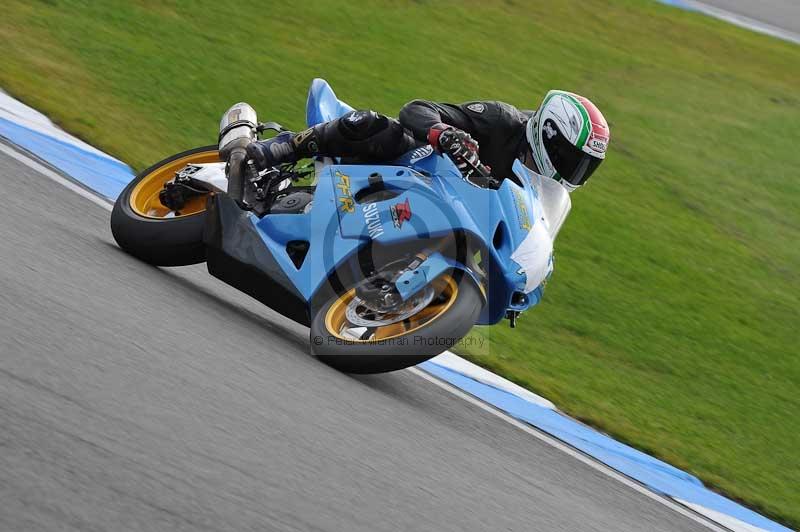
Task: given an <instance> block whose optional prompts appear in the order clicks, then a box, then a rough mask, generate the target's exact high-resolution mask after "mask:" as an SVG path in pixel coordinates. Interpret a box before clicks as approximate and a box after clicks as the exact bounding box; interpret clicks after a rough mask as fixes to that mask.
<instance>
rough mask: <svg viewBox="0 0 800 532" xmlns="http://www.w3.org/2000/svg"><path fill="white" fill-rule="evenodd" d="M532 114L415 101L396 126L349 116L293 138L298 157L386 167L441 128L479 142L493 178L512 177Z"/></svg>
mask: <svg viewBox="0 0 800 532" xmlns="http://www.w3.org/2000/svg"><path fill="white" fill-rule="evenodd" d="M532 114H533V112H532V111H520V110H519V109H517V108H516V107H514V106H512V105H509V104H507V103H503V102H497V101H472V102H467V103H463V104H460V105H454V104H449V103H435V102H430V101H426V100H414V101H412V102H409V103H407V104H406V105H405V106H403V108H402V109H401V110H400V119H399V121H398V120H395V119H393V118H389V117H387V116H384V115H380V114H378V113H375V112H374V111H352V112H350V113H347V114H345V115H344V116H342V117H340V118H337V119H335V120H331V121H330V122H325V123H323V124H319V125H317V126H314V127H313V128H310V129H309V130H307V131H304V132H302V133H300V134H298V135H297V136H296V137H295V141H294V142H295V146H296V149H297V150H298V152H299V154H300V156H303V157H306V156H309V155H328V156H334V157H345V158H353V159H356V160H359V161H363V162H386V161H391V160H393V159H396V158H398V157H400V156H401V155H403V154H404V153H405V152H407V151H409V150H411V149H413V148H415V147H417V146H421V145H424V144H426V143H427V135H428V131H429V130H430V128H431V126H433V125H435V124H438V123H444V124H448V125H451V126H453V127H456V128H458V129H461V130H464V131H466V132H467V133H469V134H470V135H471V136H472V138H474V139H475V140H476V141H478V144H479V146H480V151H479V155H480V159H481V162H482V163H483V164H485V165H488V166H489V167H491V169H492V174H493V175H494V176H495V177H496V178H501V179H502V178H505V177H508V176H511V175H513V172H512V170H511V166H512V164H513V163H514V159H516V158H518V157H520V155H521V154H522V153H523V151H524V150H525V148H526V146H527V143H526V140H525V123H526V121H527V120H528V118H529V117H530V116H531V115H532Z"/></svg>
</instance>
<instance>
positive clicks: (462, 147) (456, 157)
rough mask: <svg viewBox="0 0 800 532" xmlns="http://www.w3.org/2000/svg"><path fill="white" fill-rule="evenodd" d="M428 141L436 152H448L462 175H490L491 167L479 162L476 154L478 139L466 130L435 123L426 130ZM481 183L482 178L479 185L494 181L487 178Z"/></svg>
mask: <svg viewBox="0 0 800 532" xmlns="http://www.w3.org/2000/svg"><path fill="white" fill-rule="evenodd" d="M428 143H429V144H430V145H431V146H432V147H433V149H434V150H436V151H437V152H438V153H446V154H448V155H449V156H450V157H451V158H452V159H453V162H454V163H456V166H457V167H458V169H459V170H460V171H461V174H462V175H464V176H466V177H472V176H480V177H482V178H489V177H490V175H491V171H492V169H491V168H489V167H488V166H484V165H483V164H481V159H480V157H479V156H478V149H479V147H478V141H476V140H475V139H473V138H472V137H471V136H470V134H469V133H467V132H466V131H462V130H460V129H458V128H456V127H453V126H450V125H447V124H436V125H435V126H433V127H432V128H431V129H430V130H429V131H428ZM483 183H484V180H481V181H480V186H492V184H493V183H494V181H493V180H492V179H488V180H487V181H485V183H486V184H485V185H484V184H483Z"/></svg>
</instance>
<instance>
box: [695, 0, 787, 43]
mask: <svg viewBox="0 0 800 532" xmlns="http://www.w3.org/2000/svg"><path fill="white" fill-rule="evenodd" d="M700 1H701V2H702V3H703V4H707V5H710V6H714V7H718V8H720V9H724V10H726V11H730V12H731V13H736V14H738V15H744V16H746V17H750V18H752V19H755V20H758V21H760V22H766V23H767V24H771V25H773V26H775V27H778V28H782V29H785V30H787V31H791V32H794V33H797V34H798V35H800V1H798V0H700Z"/></svg>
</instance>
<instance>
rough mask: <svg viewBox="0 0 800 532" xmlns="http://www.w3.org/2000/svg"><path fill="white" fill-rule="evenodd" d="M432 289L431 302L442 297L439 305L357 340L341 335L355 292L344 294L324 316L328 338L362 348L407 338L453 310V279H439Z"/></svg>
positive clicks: (346, 322) (456, 289)
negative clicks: (403, 337)
mask: <svg viewBox="0 0 800 532" xmlns="http://www.w3.org/2000/svg"><path fill="white" fill-rule="evenodd" d="M433 285H434V289H435V290H436V293H437V294H438V296H439V297H437V298H434V301H436V300H437V299H440V298H441V296H442V295H443V296H444V300H443V301H441V302H436V303H433V302H432V303H431V304H430V305H428V306H427V307H425V308H423V309H422V310H420V311H419V312H417V313H416V314H414V315H413V316H410V317H409V318H407V319H406V320H404V321H401V322H398V323H392V324H389V325H385V326H383V327H377V328H376V330H375V332H374V335H373V337H372V338H369V339H366V340H361V339H359V338H354V337H352V336H344V335H343V331H344V330H345V329H346V328H347V325H348V323H349V322H348V321H347V316H346V310H347V306H348V305H349V304H350V302H351V301H352V300H353V298H354V297H355V295H356V291H355V288H354V289H352V290H350V291H348V292H347V293H345V294H342V295H341V296H339V298H338V299H337V300H336V301H334V302H333V304H332V305H331V306H330V308H329V309H328V311H327V312H326V313H325V328H326V329H327V330H328V334H330V335H332V336H335V337H336V338H339V339H340V340H345V341H347V342H353V343H363V344H369V343H372V342H377V341H382V340H391V339H393V338H399V337H400V336H405V335H407V334H411V333H413V332H414V331H417V330H419V329H421V328H422V327H424V326H426V325H429V324H430V323H432V322H433V321H435V320H436V319H438V318H439V317H440V316H442V315H443V314H444V313H445V312H447V311H448V310H449V309H450V307H452V306H453V303H455V301H456V298H457V297H458V284H457V283H456V281H455V279H453V278H452V277H451V276H449V275H443V276H442V277H439V278H438V279H436V280H435V281H434V282H433ZM351 325H352V324H351Z"/></svg>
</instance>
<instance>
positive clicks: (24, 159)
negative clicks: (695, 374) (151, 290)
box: [0, 143, 730, 532]
mask: <svg viewBox="0 0 800 532" xmlns="http://www.w3.org/2000/svg"><path fill="white" fill-rule="evenodd" d="M0 152H3V153H5V154H6V155H8V156H9V157H12V158H14V159H16V160H17V161H19V162H21V163H22V164H24V165H25V166H28V167H29V168H31V169H33V170H36V171H37V172H39V173H40V174H42V175H43V176H45V177H47V178H49V179H52V180H53V181H55V182H56V183H58V184H59V185H62V186H64V187H66V188H68V189H69V190H71V191H72V192H75V193H76V194H80V195H81V196H83V197H84V198H86V199H88V200H89V201H91V202H92V203H94V204H96V205H99V206H100V207H102V208H104V209H105V210H107V211H111V209H112V205H111V204H110V203H109V202H108V201H107V200H105V199H103V198H101V197H99V196H97V195H96V194H93V193H92V192H90V191H88V190H86V189H85V188H83V187H80V186H78V185H77V184H75V183H74V182H72V181H71V180H69V179H67V178H65V177H63V176H61V175H59V174H58V173H56V172H54V171H53V170H51V169H49V168H47V167H46V166H44V165H43V164H41V163H40V162H38V161H36V160H35V159H33V158H32V157H31V156H29V155H27V154H26V153H22V152H19V151H17V150H15V149H14V148H11V147H10V146H7V145H6V144H3V143H0ZM408 371H410V372H411V373H413V374H414V375H417V376H418V377H421V378H423V379H425V380H426V381H428V382H430V383H432V384H433V385H435V386H438V387H439V388H441V389H443V390H445V391H447V392H449V393H451V394H453V395H455V396H456V397H459V398H461V399H463V400H464V401H467V402H468V403H471V404H473V405H475V406H477V407H479V408H480V409H482V410H484V411H485V412H488V413H490V414H492V415H494V416H496V417H498V418H500V419H502V420H503V421H505V422H506V423H509V424H511V425H513V426H515V427H517V428H518V429H520V430H523V431H525V432H526V433H528V434H530V435H531V436H533V437H535V438H537V439H539V440H540V441H542V442H544V443H546V444H548V445H550V446H551V447H555V448H556V449H558V450H559V451H561V452H563V453H565V454H567V455H569V456H571V457H573V458H575V459H577V460H579V461H580V462H582V463H584V464H586V465H588V466H589V467H591V468H592V469H595V470H596V471H599V472H601V473H603V474H604V475H606V476H608V477H611V478H613V479H614V480H616V481H618V482H621V483H622V484H624V485H626V486H628V487H629V488H631V489H633V490H634V491H636V492H638V493H641V494H642V495H644V496H646V497H648V498H649V499H652V500H654V501H656V502H659V503H661V504H663V505H664V506H666V507H668V508H670V509H671V510H674V511H676V512H678V513H679V514H681V515H683V516H685V517H688V518H689V519H691V520H692V521H695V522H696V523H699V524H701V525H703V526H705V527H706V528H708V529H710V530H714V531H716V532H730V529H729V528H725V527H722V526H719V525H718V524H716V523H714V522H712V521H710V520H708V519H706V518H705V517H703V516H702V515H700V514H698V513H696V512H694V511H693V510H691V509H689V508H687V507H685V506H682V505H680V504H678V503H677V502H675V501H673V500H672V499H669V498H667V497H664V496H663V495H659V494H658V493H655V492H654V491H651V490H650V489H648V488H647V487H646V486H644V485H642V484H640V483H638V482H636V481H635V480H633V479H632V478H630V477H627V476H625V475H623V474H622V473H620V472H619V471H617V470H615V469H612V468H611V467H609V466H607V465H606V464H604V463H602V462H600V461H598V460H596V459H595V458H593V457H591V456H589V455H587V454H584V453H582V452H581V451H579V450H577V449H575V448H574V447H571V446H569V445H567V444H566V443H564V442H562V441H561V440H559V439H557V438H555V437H553V436H550V435H549V434H547V433H545V432H542V431H540V430H538V429H536V428H534V427H533V426H531V425H528V424H526V423H522V422H521V421H518V420H516V419H514V418H513V417H511V416H509V415H507V414H505V413H504V412H501V411H500V410H497V409H496V408H495V407H493V406H492V405H489V404H487V403H484V402H483V401H481V400H480V399H477V398H476V397H473V396H471V395H469V394H467V393H466V392H463V391H462V390H459V389H458V388H456V387H454V386H451V385H450V384H448V383H446V382H444V381H441V380H439V379H437V378H436V377H434V376H432V375H429V374H428V373H425V372H424V371H422V370H421V369H419V368H408Z"/></svg>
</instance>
